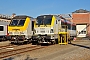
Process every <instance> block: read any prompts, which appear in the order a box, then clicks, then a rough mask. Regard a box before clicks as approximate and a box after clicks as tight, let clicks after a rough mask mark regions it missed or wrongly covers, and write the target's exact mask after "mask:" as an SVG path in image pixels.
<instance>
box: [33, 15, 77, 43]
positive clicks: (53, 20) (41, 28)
mask: <svg viewBox="0 0 90 60" xmlns="http://www.w3.org/2000/svg"><path fill="white" fill-rule="evenodd" d="M65 26H68V28H67V30H68V31H67V32H68V34H69V35H72V34H71V33H70V31H72V29H71V27H72V26H73V25H72V23H71V22H70V24H69V23H68V22H67V20H65V19H64V18H60V16H58V15H41V16H38V17H37V18H36V20H35V23H34V35H33V36H32V44H44V43H47V44H55V43H58V32H65V31H66V29H65ZM75 31H76V30H75ZM72 32H73V31H72ZM69 39H70V37H69Z"/></svg>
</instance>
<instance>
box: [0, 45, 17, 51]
mask: <svg viewBox="0 0 90 60" xmlns="http://www.w3.org/2000/svg"><path fill="white" fill-rule="evenodd" d="M15 46H17V45H11V44H9V45H5V46H0V50H1V49H6V48H9V47H15Z"/></svg>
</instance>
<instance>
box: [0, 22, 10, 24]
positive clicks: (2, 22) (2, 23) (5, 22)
mask: <svg viewBox="0 0 90 60" xmlns="http://www.w3.org/2000/svg"><path fill="white" fill-rule="evenodd" d="M9 23H10V22H4V21H2V22H1V21H0V25H9Z"/></svg>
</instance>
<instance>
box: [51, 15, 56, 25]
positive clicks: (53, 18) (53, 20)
mask: <svg viewBox="0 0 90 60" xmlns="http://www.w3.org/2000/svg"><path fill="white" fill-rule="evenodd" d="M55 20H56V18H55V16H53V17H52V21H51V27H53V26H54V22H55Z"/></svg>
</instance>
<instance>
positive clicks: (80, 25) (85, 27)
mask: <svg viewBox="0 0 90 60" xmlns="http://www.w3.org/2000/svg"><path fill="white" fill-rule="evenodd" d="M72 22H74V23H76V28H77V37H86V36H88V35H90V11H87V10H84V9H79V10H76V11H75V12H72Z"/></svg>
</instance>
